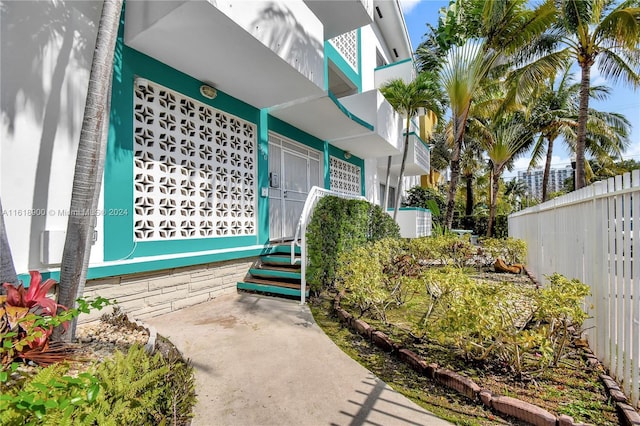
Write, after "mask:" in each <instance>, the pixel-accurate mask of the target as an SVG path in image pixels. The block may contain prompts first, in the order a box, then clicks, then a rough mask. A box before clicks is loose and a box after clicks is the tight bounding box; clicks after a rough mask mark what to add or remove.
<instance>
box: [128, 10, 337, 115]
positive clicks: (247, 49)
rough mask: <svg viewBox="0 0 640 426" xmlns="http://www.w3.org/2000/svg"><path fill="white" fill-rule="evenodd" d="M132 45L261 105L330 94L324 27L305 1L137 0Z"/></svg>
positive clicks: (130, 12)
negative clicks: (325, 71)
mask: <svg viewBox="0 0 640 426" xmlns="http://www.w3.org/2000/svg"><path fill="white" fill-rule="evenodd" d="M126 13H127V19H126V24H125V43H126V44H127V45H128V46H130V47H132V48H134V49H136V50H138V51H140V52H142V53H144V54H146V55H148V56H151V57H153V58H155V59H157V60H159V61H160V62H163V63H165V64H167V65H169V66H171V67H173V68H175V69H177V70H179V71H182V72H183V73H185V74H188V75H190V76H192V77H194V78H196V79H198V80H200V81H203V82H207V83H209V84H211V85H212V86H215V87H216V88H218V89H220V90H222V91H224V92H226V93H228V94H230V95H232V96H234V97H236V98H238V99H240V100H242V101H244V102H247V103H248V104H251V105H253V106H255V107H258V108H266V107H271V106H273V105H280V104H283V103H286V102H290V101H292V100H294V99H300V98H307V97H310V96H319V95H322V94H323V93H324V87H325V81H324V31H323V23H322V22H321V21H320V20H319V19H318V18H317V17H316V15H315V14H314V13H313V12H312V11H311V9H309V7H307V5H306V4H305V3H304V2H242V3H238V2H234V1H217V2H213V1H211V2H209V1H132V2H128V3H127V11H126Z"/></svg>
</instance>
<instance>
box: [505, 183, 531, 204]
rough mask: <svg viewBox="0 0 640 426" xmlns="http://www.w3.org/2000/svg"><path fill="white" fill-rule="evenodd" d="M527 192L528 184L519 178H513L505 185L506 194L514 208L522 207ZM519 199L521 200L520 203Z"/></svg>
mask: <svg viewBox="0 0 640 426" xmlns="http://www.w3.org/2000/svg"><path fill="white" fill-rule="evenodd" d="M526 194H527V185H525V183H524V182H523V181H521V180H519V179H511V180H510V181H508V182H506V183H505V185H504V195H505V197H507V199H508V200H509V204H511V207H512V208H513V209H516V210H518V209H520V208H521V206H522V199H523V198H524V197H525V195H526ZM518 200H520V202H519V203H518Z"/></svg>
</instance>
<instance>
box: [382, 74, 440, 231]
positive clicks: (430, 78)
mask: <svg viewBox="0 0 640 426" xmlns="http://www.w3.org/2000/svg"><path fill="white" fill-rule="evenodd" d="M380 92H382V94H383V95H384V97H385V98H386V99H387V101H388V102H389V103H390V104H391V106H392V107H393V109H395V110H396V111H397V112H398V113H400V114H402V115H404V116H405V118H406V127H405V129H406V131H405V139H404V149H403V151H402V163H401V164H400V174H399V176H398V186H397V189H396V203H395V206H394V210H393V219H394V220H395V219H396V217H397V215H398V208H399V206H400V197H401V196H402V179H403V177H404V168H405V163H406V161H407V153H408V151H409V129H410V126H411V118H413V117H415V116H416V115H418V113H419V111H420V110H422V109H426V110H430V111H433V112H434V113H435V114H436V116H437V117H438V118H439V117H441V116H442V93H441V91H440V87H439V85H438V82H437V78H436V76H435V75H434V74H433V73H429V72H423V73H420V74H419V75H418V77H416V79H415V80H414V81H412V82H411V83H408V84H407V83H405V82H404V81H403V80H402V79H399V78H398V79H395V80H391V81H389V82H388V83H386V84H385V85H384V86H383V87H381V88H380ZM388 173H389V172H388V170H387V174H388ZM385 198H386V197H385ZM385 207H386V206H385Z"/></svg>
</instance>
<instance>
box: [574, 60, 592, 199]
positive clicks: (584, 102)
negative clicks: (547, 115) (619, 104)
mask: <svg viewBox="0 0 640 426" xmlns="http://www.w3.org/2000/svg"><path fill="white" fill-rule="evenodd" d="M580 67H581V68H582V79H581V80H580V109H579V110H578V132H577V140H576V185H575V189H580V188H583V187H585V186H586V185H587V180H586V174H585V157H584V150H585V145H586V142H585V139H586V135H587V118H588V114H589V87H590V79H591V64H589V63H581V64H580Z"/></svg>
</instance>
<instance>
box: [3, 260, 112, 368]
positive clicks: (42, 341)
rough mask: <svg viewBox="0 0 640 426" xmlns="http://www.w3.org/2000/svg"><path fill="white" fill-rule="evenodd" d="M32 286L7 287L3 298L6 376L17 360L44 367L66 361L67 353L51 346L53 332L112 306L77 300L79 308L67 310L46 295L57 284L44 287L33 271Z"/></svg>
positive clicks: (105, 302) (93, 301) (96, 301)
mask: <svg viewBox="0 0 640 426" xmlns="http://www.w3.org/2000/svg"><path fill="white" fill-rule="evenodd" d="M30 273H31V285H30V286H29V289H28V290H26V289H25V288H24V286H23V285H22V283H20V284H19V285H18V286H14V285H13V284H9V283H4V284H3V287H4V288H5V289H6V290H7V294H6V295H2V296H0V364H1V365H2V367H3V370H2V371H3V374H6V368H7V366H8V365H10V364H11V363H12V362H14V361H15V360H16V359H23V360H31V361H33V362H36V363H38V364H41V365H47V364H49V363H51V362H55V361H59V360H61V359H64V357H65V353H64V352H54V351H52V350H51V348H50V346H49V337H50V336H51V333H52V331H53V329H54V328H55V327H57V326H59V325H63V326H66V324H67V323H68V322H69V321H71V320H72V319H73V318H75V317H77V316H78V315H80V313H88V312H89V310H90V309H91V308H94V309H102V308H103V307H104V306H106V305H109V304H110V302H109V301H108V300H107V299H104V298H101V297H98V298H96V299H95V300H90V301H87V300H84V299H78V301H77V302H78V308H74V309H67V308H66V307H64V306H62V305H59V304H57V303H56V302H55V301H54V300H53V299H51V298H48V297H47V292H48V291H49V290H50V289H51V288H52V287H53V286H54V285H55V284H56V282H55V281H54V280H52V279H48V280H47V281H45V282H44V283H42V276H41V275H40V273H39V272H37V271H31V272H30Z"/></svg>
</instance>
